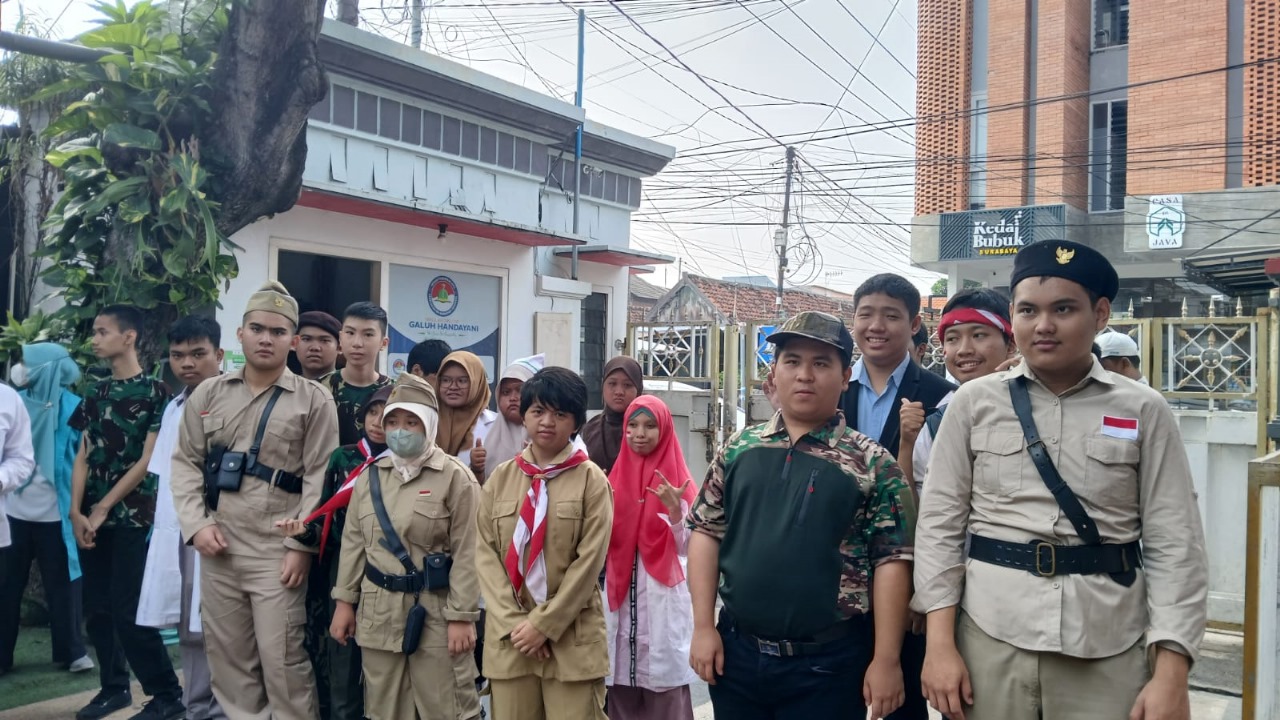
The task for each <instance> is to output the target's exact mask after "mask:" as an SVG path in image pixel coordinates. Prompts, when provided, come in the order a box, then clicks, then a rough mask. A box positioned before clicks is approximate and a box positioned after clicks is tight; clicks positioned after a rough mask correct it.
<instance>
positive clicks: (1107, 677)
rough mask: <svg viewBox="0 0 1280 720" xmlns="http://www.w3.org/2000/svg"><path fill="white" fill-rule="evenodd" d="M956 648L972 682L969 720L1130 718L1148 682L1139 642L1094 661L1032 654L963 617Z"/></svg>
mask: <svg viewBox="0 0 1280 720" xmlns="http://www.w3.org/2000/svg"><path fill="white" fill-rule="evenodd" d="M956 647H957V648H958V649H959V650H960V655H961V657H963V658H964V661H965V664H966V665H967V666H968V668H969V680H970V682H972V683H973V701H974V705H973V707H972V708H966V709H965V717H966V718H968V719H969V720H1101V719H1103V718H1116V719H1120V718H1127V717H1129V711H1130V710H1132V709H1133V703H1134V701H1135V700H1137V699H1138V694H1139V693H1140V692H1142V688H1143V686H1144V685H1146V684H1147V680H1148V679H1149V678H1150V674H1149V670H1148V668H1147V654H1146V650H1145V647H1144V644H1143V641H1141V640H1139V641H1138V642H1137V643H1134V645H1133V647H1131V648H1129V649H1128V650H1125V651H1124V652H1122V653H1120V654H1119V655H1114V656H1112V657H1108V658H1098V659H1093V660H1086V659H1083V658H1075V657H1070V656H1067V655H1061V654H1058V653H1045V652H1033V651H1030V650H1023V649H1021V648H1017V647H1014V646H1013V645H1010V644H1008V643H1005V642H1001V641H1000V640H996V639H995V638H993V637H991V636H990V635H988V634H986V633H985V632H983V631H982V628H980V627H978V625H977V624H976V623H974V622H973V620H972V619H970V618H969V616H968V614H966V613H964V612H961V613H960V619H959V622H958V623H957V626H956Z"/></svg>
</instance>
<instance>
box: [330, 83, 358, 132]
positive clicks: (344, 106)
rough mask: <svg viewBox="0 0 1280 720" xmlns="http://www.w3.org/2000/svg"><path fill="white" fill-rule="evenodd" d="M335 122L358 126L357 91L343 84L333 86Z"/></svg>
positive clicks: (335, 123) (341, 124) (347, 125)
mask: <svg viewBox="0 0 1280 720" xmlns="http://www.w3.org/2000/svg"><path fill="white" fill-rule="evenodd" d="M333 124H334V125H340V126H342V127H345V128H354V127H355V126H356V91H355V90H352V89H351V88H349V87H342V86H341V85H334V86H333Z"/></svg>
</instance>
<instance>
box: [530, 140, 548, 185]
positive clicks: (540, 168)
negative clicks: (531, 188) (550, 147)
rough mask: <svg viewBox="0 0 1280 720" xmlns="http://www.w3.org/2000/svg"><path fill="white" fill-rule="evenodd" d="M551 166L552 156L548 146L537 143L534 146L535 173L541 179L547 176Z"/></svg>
mask: <svg viewBox="0 0 1280 720" xmlns="http://www.w3.org/2000/svg"><path fill="white" fill-rule="evenodd" d="M550 167H551V156H550V155H548V154H547V148H546V147H545V146H543V145H537V144H535V145H534V146H533V174H534V175H537V176H538V178H539V179H543V178H546V177H547V170H548V169H549V168H550Z"/></svg>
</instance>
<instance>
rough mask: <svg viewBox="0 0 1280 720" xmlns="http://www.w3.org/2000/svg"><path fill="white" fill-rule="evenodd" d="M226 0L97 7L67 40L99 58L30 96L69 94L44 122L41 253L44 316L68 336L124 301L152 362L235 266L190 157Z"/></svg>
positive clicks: (80, 333)
mask: <svg viewBox="0 0 1280 720" xmlns="http://www.w3.org/2000/svg"><path fill="white" fill-rule="evenodd" d="M229 4H230V3H226V2H214V3H211V4H204V5H203V7H204V12H186V11H185V9H184V10H183V11H175V12H180V13H181V16H180V17H171V16H170V11H169V10H167V9H166V8H163V7H157V6H155V5H153V4H152V3H151V2H148V1H147V0H143V1H142V2H138V3H137V4H135V5H134V6H133V7H131V8H126V7H125V4H124V2H123V1H122V0H117V1H116V2H115V3H114V4H112V3H108V2H103V3H99V4H98V5H97V10H98V11H99V12H100V13H101V15H102V17H103V19H102V21H101V23H100V26H99V27H98V28H96V29H94V30H91V31H89V32H87V33H85V34H84V35H82V36H81V37H80V38H79V42H80V43H81V44H83V45H84V46H86V47H90V48H96V49H101V50H103V51H104V52H105V54H104V55H103V57H102V58H100V59H99V60H98V62H96V63H90V64H85V65H75V66H70V67H68V68H67V77H66V78H65V79H63V80H60V81H58V82H54V83H52V84H50V85H47V86H45V87H44V88H43V89H42V90H40V91H39V92H38V93H36V94H35V95H34V96H33V97H32V98H31V99H32V100H33V101H40V100H42V99H45V98H50V97H55V96H68V95H69V96H71V97H74V98H77V99H76V100H75V101H74V102H71V103H69V104H67V105H66V106H65V107H64V108H63V109H62V110H61V112H60V113H59V114H58V115H57V116H56V117H55V118H54V119H53V120H52V122H51V123H50V124H49V126H48V127H47V128H46V130H45V132H44V135H45V138H46V139H47V141H48V142H49V144H50V147H51V148H52V149H51V150H49V152H48V154H47V155H46V157H45V160H46V161H47V162H48V163H49V164H51V165H52V166H54V167H56V168H58V169H59V170H60V171H61V172H62V177H63V180H64V183H65V188H64V192H63V195H62V196H61V198H60V199H59V200H58V202H57V203H56V204H55V205H54V206H53V208H52V210H51V211H50V213H49V214H48V216H47V218H46V219H45V222H44V224H43V226H42V229H43V231H44V232H45V233H46V234H45V239H44V242H43V243H42V246H41V249H40V255H41V256H42V257H43V258H44V259H45V261H46V266H45V269H44V270H43V273H42V277H43V279H44V281H45V282H46V283H48V284H49V285H51V286H54V287H56V288H59V293H60V295H61V299H62V301H63V305H62V307H61V309H59V310H58V311H57V312H56V313H55V318H54V320H55V321H60V322H61V323H63V324H64V325H65V327H66V328H67V330H68V332H69V333H70V335H71V337H75V338H84V337H86V336H87V335H88V332H89V329H90V328H91V326H92V322H93V318H94V316H95V315H96V314H97V312H98V311H99V310H100V309H101V308H102V307H104V306H105V305H109V304H112V303H127V304H131V305H136V306H138V307H140V308H143V309H144V310H146V311H147V312H146V315H147V318H148V323H147V324H148V328H147V329H146V330H147V331H146V332H144V333H143V336H144V342H143V344H142V345H141V347H140V349H141V350H142V353H143V355H144V357H146V358H147V359H152V360H153V359H155V357H156V355H157V352H156V350H157V347H158V345H157V341H158V339H159V338H160V337H161V336H162V335H163V331H164V329H165V328H167V326H168V325H169V324H170V323H171V322H172V321H173V320H174V319H176V318H177V317H178V316H179V315H181V314H185V313H190V312H193V311H196V310H199V309H202V308H208V307H211V306H214V305H216V304H217V303H218V294H219V289H220V288H221V287H224V286H225V285H227V284H228V283H229V281H230V279H231V278H233V277H235V275H236V272H237V266H236V258H235V255H234V254H233V253H234V250H235V249H236V247H235V245H234V244H233V243H232V242H231V241H230V239H228V238H227V237H226V236H225V235H223V234H222V233H221V232H220V231H219V229H218V224H217V222H216V214H217V212H218V207H219V204H218V202H217V196H218V186H217V184H216V182H215V181H214V175H213V174H211V172H210V168H211V167H212V168H215V169H216V167H217V162H216V158H202V157H201V142H200V140H201V137H202V134H203V133H205V132H208V131H209V130H210V128H211V125H212V123H213V121H214V118H215V115H214V112H213V111H212V109H211V107H210V96H211V95H212V94H213V88H212V86H211V83H210V79H211V77H212V74H213V70H214V66H215V63H216V62H217V58H218V54H217V48H218V44H219V39H220V37H221V36H222V34H223V32H224V31H225V30H226V27H227V16H228V15H227V13H228V6H229ZM169 5H171V6H174V7H175V8H176V7H182V6H183V4H182V3H176V2H175V3H170V4H169ZM215 172H216V170H215Z"/></svg>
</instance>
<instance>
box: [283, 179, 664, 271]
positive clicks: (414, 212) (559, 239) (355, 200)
mask: <svg viewBox="0 0 1280 720" xmlns="http://www.w3.org/2000/svg"><path fill="white" fill-rule="evenodd" d="M298 205H300V206H302V207H309V208H316V209H318V210H328V211H329V212H336V213H342V214H343V215H355V216H358V217H366V218H371V219H373V220H385V221H387V222H393V223H400V224H401V225H414V226H416V227H423V228H431V229H432V230H438V229H440V226H441V225H443V226H445V228H446V229H447V231H448V232H450V233H460V234H463V235H471V236H473V237H480V238H485V239H487V240H497V241H499V242H506V243H512V244H514V245H523V246H525V247H555V246H564V245H574V244H576V243H578V242H582V241H580V240H578V241H575V240H574V239H573V238H567V237H564V236H562V235H552V234H550V233H548V232H545V231H541V230H536V229H533V228H526V227H522V226H514V225H504V224H499V223H495V222H484V221H481V220H474V219H470V218H467V217H463V216H460V215H452V214H449V213H447V212H441V211H439V210H424V209H419V208H412V207H405V206H402V205H392V204H390V203H384V202H378V201H376V200H372V199H368V198H361V197H352V196H350V195H341V194H338V193H330V192H324V191H323V190H311V189H304V190H303V191H302V196H301V197H299V198H298ZM586 247H594V246H591V245H588V246H586ZM668 262H669V261H668Z"/></svg>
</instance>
